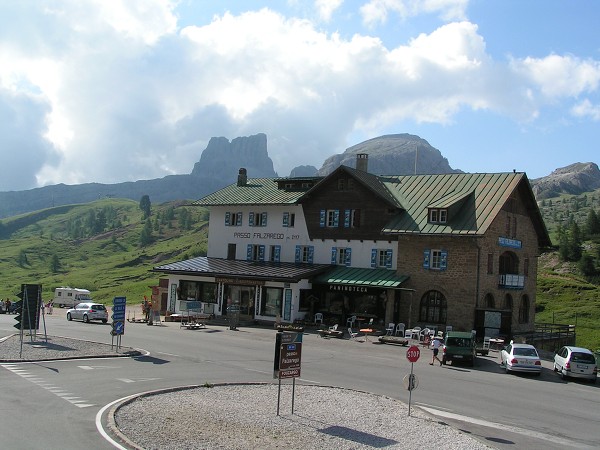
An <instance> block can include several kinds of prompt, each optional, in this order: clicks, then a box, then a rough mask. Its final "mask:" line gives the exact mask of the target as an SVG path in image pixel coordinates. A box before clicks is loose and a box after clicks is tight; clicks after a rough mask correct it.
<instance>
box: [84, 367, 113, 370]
mask: <svg viewBox="0 0 600 450" xmlns="http://www.w3.org/2000/svg"><path fill="white" fill-rule="evenodd" d="M77 367H79V368H80V369H82V370H94V369H116V368H117V367H116V366H77Z"/></svg>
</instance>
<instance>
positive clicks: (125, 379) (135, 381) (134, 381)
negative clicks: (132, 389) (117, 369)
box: [117, 378, 160, 383]
mask: <svg viewBox="0 0 600 450" xmlns="http://www.w3.org/2000/svg"><path fill="white" fill-rule="evenodd" d="M117 380H119V381H122V382H123V383H139V382H143V381H154V380H160V378H137V379H135V380H132V379H130V378H117Z"/></svg>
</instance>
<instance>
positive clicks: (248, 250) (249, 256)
mask: <svg viewBox="0 0 600 450" xmlns="http://www.w3.org/2000/svg"><path fill="white" fill-rule="evenodd" d="M246 260H248V261H252V244H248V246H247V247H246Z"/></svg>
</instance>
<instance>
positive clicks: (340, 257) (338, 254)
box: [331, 247, 352, 266]
mask: <svg viewBox="0 0 600 450" xmlns="http://www.w3.org/2000/svg"><path fill="white" fill-rule="evenodd" d="M351 261H352V249H351V248H346V247H331V264H334V265H338V266H350V264H351Z"/></svg>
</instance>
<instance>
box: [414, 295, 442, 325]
mask: <svg viewBox="0 0 600 450" xmlns="http://www.w3.org/2000/svg"><path fill="white" fill-rule="evenodd" d="M446 312H447V305H446V298H445V297H444V295H443V294H442V293H441V292H439V291H429V292H426V293H425V295H424V296H423V297H421V308H420V311H419V322H425V323H432V324H434V323H446Z"/></svg>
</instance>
